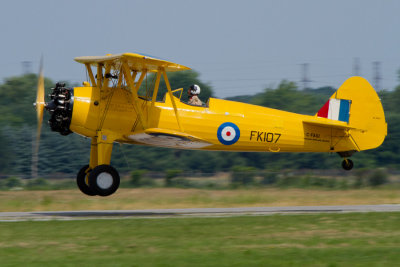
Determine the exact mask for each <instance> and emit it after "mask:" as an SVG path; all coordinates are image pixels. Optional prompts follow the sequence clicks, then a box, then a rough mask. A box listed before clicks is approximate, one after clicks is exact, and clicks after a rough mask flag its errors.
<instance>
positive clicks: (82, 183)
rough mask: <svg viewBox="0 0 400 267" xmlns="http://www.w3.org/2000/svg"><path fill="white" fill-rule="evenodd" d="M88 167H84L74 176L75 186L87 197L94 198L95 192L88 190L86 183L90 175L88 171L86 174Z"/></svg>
mask: <svg viewBox="0 0 400 267" xmlns="http://www.w3.org/2000/svg"><path fill="white" fill-rule="evenodd" d="M88 169H89V165H85V166H83V167H82V169H80V171H79V172H78V175H77V176H76V184H77V185H78V188H79V189H80V190H81V191H82V193H84V194H86V195H88V196H95V195H97V194H96V193H95V192H93V191H92V189H90V188H89V186H88V184H87V182H88V179H87V177H88V175H89V173H90V170H89V172H88Z"/></svg>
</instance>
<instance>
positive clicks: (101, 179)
mask: <svg viewBox="0 0 400 267" xmlns="http://www.w3.org/2000/svg"><path fill="white" fill-rule="evenodd" d="M119 182H120V179H119V174H118V172H117V170H116V169H114V168H113V167H111V166H110V165H99V166H97V167H96V168H94V169H93V170H92V171H91V172H90V174H89V188H90V189H91V190H92V191H94V192H96V193H97V194H98V195H99V196H103V197H105V196H109V195H111V194H113V193H114V192H115V191H117V189H118V187H119Z"/></svg>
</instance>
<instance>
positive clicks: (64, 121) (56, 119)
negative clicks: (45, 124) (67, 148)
mask: <svg viewBox="0 0 400 267" xmlns="http://www.w3.org/2000/svg"><path fill="white" fill-rule="evenodd" d="M51 90H52V93H51V94H49V96H50V99H51V101H50V102H49V103H47V105H46V109H47V110H48V111H49V113H50V115H51V118H50V120H49V125H50V128H51V130H52V131H55V132H59V133H60V134H62V135H68V134H70V133H72V131H71V130H70V128H69V126H70V125H71V119H72V110H73V107H74V89H73V88H67V87H65V83H57V84H56V87H54V88H51Z"/></svg>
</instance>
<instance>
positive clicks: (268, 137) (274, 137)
mask: <svg viewBox="0 0 400 267" xmlns="http://www.w3.org/2000/svg"><path fill="white" fill-rule="evenodd" d="M279 138H281V134H280V133H271V132H260V131H250V141H257V142H267V143H277V142H278V140H279Z"/></svg>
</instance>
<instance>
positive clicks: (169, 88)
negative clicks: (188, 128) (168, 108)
mask: <svg viewBox="0 0 400 267" xmlns="http://www.w3.org/2000/svg"><path fill="white" fill-rule="evenodd" d="M161 72H162V74H163V76H164V81H165V85H166V86H167V90H168V94H169V97H170V98H171V101H172V106H173V107H174V111H175V116H176V121H177V122H178V126H179V130H180V131H181V132H184V130H183V127H182V125H181V122H180V120H179V114H178V109H177V107H176V103H175V99H174V96H173V94H172V90H171V85H170V84H169V80H168V77H167V72H166V71H165V69H164V68H161Z"/></svg>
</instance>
